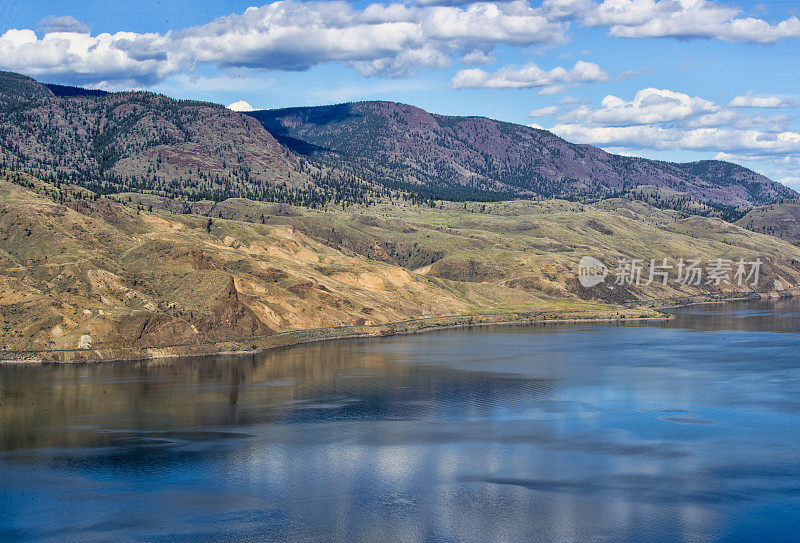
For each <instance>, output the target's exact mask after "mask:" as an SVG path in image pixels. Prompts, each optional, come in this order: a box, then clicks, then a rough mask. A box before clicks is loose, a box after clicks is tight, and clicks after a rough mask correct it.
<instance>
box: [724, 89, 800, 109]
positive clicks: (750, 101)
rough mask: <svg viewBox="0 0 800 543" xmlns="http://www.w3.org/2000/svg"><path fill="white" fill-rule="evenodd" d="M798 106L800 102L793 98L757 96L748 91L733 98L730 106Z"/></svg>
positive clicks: (764, 107) (774, 107)
mask: <svg viewBox="0 0 800 543" xmlns="http://www.w3.org/2000/svg"><path fill="white" fill-rule="evenodd" d="M798 106H800V102H798V101H797V100H795V99H793V98H785V97H782V96H756V95H754V94H752V93H747V94H745V95H744V96H737V97H736V98H734V99H733V100H731V103H730V107H736V108H763V109H779V108H790V107H798Z"/></svg>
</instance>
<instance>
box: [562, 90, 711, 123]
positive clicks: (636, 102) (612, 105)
mask: <svg viewBox="0 0 800 543" xmlns="http://www.w3.org/2000/svg"><path fill="white" fill-rule="evenodd" d="M718 110H719V106H718V105H717V104H715V103H713V102H710V101H708V100H704V99H702V98H699V97H696V96H695V97H691V96H689V95H687V94H683V93H680V92H673V91H670V90H666V89H655V88H647V89H642V90H640V91H638V92H637V93H636V95H635V96H634V97H633V100H630V101H625V100H623V99H622V98H618V97H617V96H612V95H608V96H606V97H605V98H603V100H602V102H601V103H600V108H598V109H593V108H591V107H589V106H581V107H578V108H576V109H574V110H572V111H571V112H569V113H568V114H567V115H566V116H565V117H564V118H563V119H562V120H563V121H572V122H581V123H584V124H592V125H600V126H628V125H638V124H652V123H664V122H672V121H680V120H684V119H688V118H689V117H695V116H698V115H700V114H706V113H714V112H716V111H718Z"/></svg>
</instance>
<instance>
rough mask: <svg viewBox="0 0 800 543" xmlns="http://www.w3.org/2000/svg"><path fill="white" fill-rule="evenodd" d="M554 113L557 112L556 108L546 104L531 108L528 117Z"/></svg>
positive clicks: (545, 115)
mask: <svg viewBox="0 0 800 543" xmlns="http://www.w3.org/2000/svg"><path fill="white" fill-rule="evenodd" d="M556 113H558V108H557V107H556V106H546V107H540V108H539V109H534V110H532V111H531V112H530V113H528V117H547V116H548V115H555V114H556Z"/></svg>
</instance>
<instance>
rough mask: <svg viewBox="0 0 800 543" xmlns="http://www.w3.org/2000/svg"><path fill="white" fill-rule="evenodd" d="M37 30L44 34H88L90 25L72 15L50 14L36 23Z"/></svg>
mask: <svg viewBox="0 0 800 543" xmlns="http://www.w3.org/2000/svg"><path fill="white" fill-rule="evenodd" d="M36 30H38V31H39V32H41V33H42V34H49V33H51V32H77V33H78V34H88V33H89V26H88V25H87V24H86V23H82V22H80V21H79V20H77V19H76V18H75V17H72V16H71V15H62V16H60V17H56V16H54V15H48V16H47V17H44V18H42V20H41V21H39V24H38V25H36Z"/></svg>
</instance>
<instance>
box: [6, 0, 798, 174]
mask: <svg viewBox="0 0 800 543" xmlns="http://www.w3.org/2000/svg"><path fill="white" fill-rule="evenodd" d="M251 6H252V7H251ZM798 16H800V5H798V4H797V3H796V2H789V1H775V2H766V3H758V2H739V3H735V4H734V3H728V2H726V1H719V2H708V1H706V0H544V1H536V2H525V1H514V2H487V3H476V4H470V3H462V2H458V0H417V1H416V2H409V3H405V4H402V3H400V4H388V3H383V4H381V3H373V2H350V3H348V2H298V1H294V0H287V1H284V2H276V3H270V4H256V5H253V4H251V3H250V2H245V1H230V0H229V1H211V0H194V1H192V2H183V1H177V0H158V1H156V0H139V1H137V2H118V3H109V2H107V0H106V1H99V0H73V1H71V2H64V1H56V0H44V1H40V2H38V3H35V4H33V3H30V2H28V1H21V0H4V2H3V3H2V4H0V34H2V36H0V68H2V69H7V70H13V71H18V72H22V73H26V74H28V75H31V76H33V77H36V78H37V79H39V80H40V81H44V82H53V83H65V84H78V85H83V86H88V87H100V88H105V89H109V90H125V89H131V88H136V89H148V90H153V91H157V92H162V93H164V94H167V95H170V96H174V97H178V98H196V99H203V100H211V101H214V102H219V103H223V104H229V103H232V102H235V101H238V100H245V101H247V102H249V103H250V104H252V105H253V106H254V107H256V108H272V107H284V106H292V105H308V104H326V103H333V102H341V101H350V100H372V99H386V100H395V101H402V102H407V103H411V104H414V105H417V106H420V107H422V108H425V109H427V110H429V111H432V112H436V113H444V114H454V115H486V116H489V117H493V118H497V119H502V120H507V121H512V122H517V123H523V124H534V125H537V126H541V127H544V128H547V129H551V130H553V131H554V132H555V133H557V134H559V135H561V136H563V137H565V138H566V139H568V140H571V141H576V142H580V143H592V144H595V145H599V146H601V147H603V148H605V149H608V150H610V151H613V152H619V153H625V154H634V155H640V156H647V157H652V158H661V159H665V160H678V161H688V160H698V159H703V158H715V157H716V158H723V159H727V160H732V161H734V162H738V163H740V164H743V165H745V166H748V167H751V168H753V169H755V170H757V171H759V172H762V173H764V174H766V175H768V176H770V177H772V178H773V179H777V180H782V181H783V182H785V183H786V184H788V185H790V186H793V187H795V188H800V123H799V122H798V111H800V90H798V84H799V83H800V67H799V66H800V63H798V61H797V59H798V54H800V47H799V46H800V19H798Z"/></svg>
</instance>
